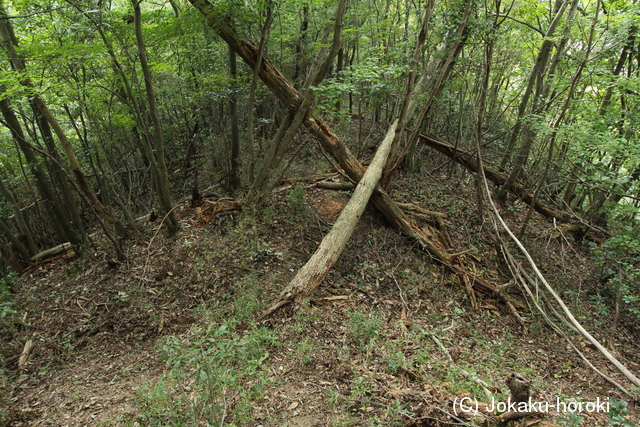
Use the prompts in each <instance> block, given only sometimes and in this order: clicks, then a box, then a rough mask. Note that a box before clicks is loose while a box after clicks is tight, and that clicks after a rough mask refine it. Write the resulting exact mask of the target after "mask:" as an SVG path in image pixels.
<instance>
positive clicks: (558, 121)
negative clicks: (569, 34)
mask: <svg viewBox="0 0 640 427" xmlns="http://www.w3.org/2000/svg"><path fill="white" fill-rule="evenodd" d="M595 10H596V11H595V15H594V17H593V21H592V24H591V31H590V32H589V39H588V41H587V50H586V52H585V54H584V59H583V60H582V62H581V63H580V65H579V66H578V69H577V70H576V72H575V75H574V76H573V79H572V81H571V87H570V88H569V93H567V98H566V100H565V102H564V105H563V106H562V110H561V111H560V115H559V116H558V118H557V119H556V121H555V123H554V125H553V131H552V134H551V141H550V142H549V153H548V156H547V161H546V163H545V165H544V171H543V172H542V176H541V177H540V180H539V181H538V185H537V186H536V189H535V191H534V192H533V198H532V205H533V206H535V203H536V201H537V199H538V193H539V192H540V188H541V187H542V185H543V184H544V181H545V180H546V178H547V174H548V173H549V167H550V165H551V163H552V162H553V151H554V148H555V144H556V137H557V136H558V129H559V128H560V125H561V124H562V122H563V121H564V118H565V116H566V114H567V110H568V109H569V104H571V100H572V99H573V94H574V92H575V90H576V86H577V85H578V82H579V81H580V77H581V76H582V70H584V67H585V66H586V65H587V60H588V59H589V55H590V54H591V48H592V43H593V34H594V31H595V26H596V23H597V22H598V13H599V11H600V0H598V1H597V4H596V8H595ZM532 213H533V209H529V212H527V216H526V218H525V220H524V222H523V223H522V228H521V229H520V232H519V233H518V238H519V239H520V238H522V236H523V235H524V232H525V230H526V228H527V224H528V222H529V221H530V220H531V215H532Z"/></svg>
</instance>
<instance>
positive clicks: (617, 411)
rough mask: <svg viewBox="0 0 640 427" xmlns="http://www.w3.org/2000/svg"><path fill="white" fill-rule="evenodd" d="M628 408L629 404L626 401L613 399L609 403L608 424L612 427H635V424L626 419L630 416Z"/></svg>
mask: <svg viewBox="0 0 640 427" xmlns="http://www.w3.org/2000/svg"><path fill="white" fill-rule="evenodd" d="M627 406H628V403H627V402H626V401H624V400H616V399H614V398H611V400H610V401H609V419H608V420H607V424H609V425H610V426H623V427H634V425H635V424H633V423H632V422H631V421H629V420H627V418H626V417H627V416H628V415H629V410H628V409H627Z"/></svg>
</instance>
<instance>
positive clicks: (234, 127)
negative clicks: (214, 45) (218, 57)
mask: <svg viewBox="0 0 640 427" xmlns="http://www.w3.org/2000/svg"><path fill="white" fill-rule="evenodd" d="M237 74H238V66H237V61H236V52H235V51H234V50H233V49H232V48H231V46H229V76H230V77H231V81H232V91H231V100H230V101H229V116H230V118H231V165H230V166H231V167H230V169H229V188H230V189H231V191H233V190H235V189H237V188H239V187H240V175H239V171H238V156H239V154H240V133H239V132H238V93H237V84H236V75H237Z"/></svg>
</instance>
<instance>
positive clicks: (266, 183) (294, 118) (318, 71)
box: [246, 0, 347, 204]
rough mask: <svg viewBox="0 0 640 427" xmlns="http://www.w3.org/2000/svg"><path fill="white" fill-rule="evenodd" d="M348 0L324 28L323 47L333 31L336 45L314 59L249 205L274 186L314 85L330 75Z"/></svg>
mask: <svg viewBox="0 0 640 427" xmlns="http://www.w3.org/2000/svg"><path fill="white" fill-rule="evenodd" d="M346 4H347V2H346V0H340V1H339V3H338V6H337V8H336V11H335V13H334V16H333V17H332V20H333V22H331V21H330V22H328V23H327V25H326V26H325V31H324V34H323V36H322V42H321V45H323V46H324V45H326V43H327V41H328V40H329V35H330V34H331V31H332V30H333V42H332V44H331V49H330V51H329V53H328V54H327V57H326V58H325V59H324V60H323V59H322V56H323V54H324V48H321V49H320V50H319V51H318V52H317V54H316V57H315V60H314V61H313V63H312V64H311V68H310V70H309V75H308V76H307V78H306V81H305V83H304V92H303V94H302V102H301V103H300V105H299V106H298V107H297V108H296V110H295V112H293V111H292V112H291V113H290V114H289V116H288V117H287V119H286V120H285V121H284V122H283V123H282V125H281V126H280V128H279V129H278V132H277V133H276V135H275V137H274V138H273V140H272V141H271V143H270V144H269V147H268V148H267V152H266V153H265V157H264V161H263V162H262V165H261V166H260V169H259V171H258V174H257V176H256V179H255V181H254V182H253V183H252V185H251V188H250V189H249V191H248V193H247V196H246V200H247V201H248V202H249V203H250V204H261V203H262V202H263V201H264V199H265V197H266V195H267V194H268V193H269V192H270V191H271V189H272V188H273V186H274V185H275V181H274V176H277V174H274V173H273V172H274V170H275V169H276V168H277V167H278V164H279V163H280V161H281V159H282V157H283V156H284V153H285V152H286V150H287V149H288V147H289V145H290V143H291V141H292V140H293V138H294V136H295V134H296V132H297V131H298V128H299V127H300V125H301V124H302V123H303V121H304V120H306V118H307V116H308V112H309V109H310V108H311V105H312V103H313V99H314V97H313V91H312V90H311V87H312V86H317V85H318V84H319V83H320V82H321V81H322V80H323V79H324V77H325V76H326V75H327V73H328V71H329V68H330V67H331V64H332V63H333V60H334V58H335V56H336V54H337V52H338V50H339V48H340V39H341V34H342V20H343V17H344V14H345V11H346Z"/></svg>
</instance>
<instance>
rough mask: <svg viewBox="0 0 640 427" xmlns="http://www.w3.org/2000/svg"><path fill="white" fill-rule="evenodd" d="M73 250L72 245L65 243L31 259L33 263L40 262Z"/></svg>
mask: <svg viewBox="0 0 640 427" xmlns="http://www.w3.org/2000/svg"><path fill="white" fill-rule="evenodd" d="M69 249H71V243H69V242H67V243H63V244H61V245H58V246H55V247H53V248H51V249H47V250H46V251H42V252H39V253H37V254H35V255H34V256H32V257H31V261H39V260H42V259H45V258H49V257H52V256H54V255H58V254H61V253H62V252H66V251H68V250H69Z"/></svg>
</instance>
